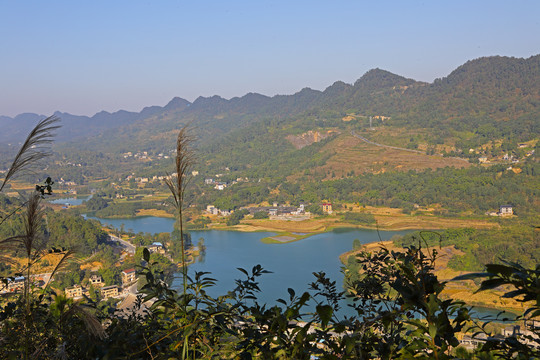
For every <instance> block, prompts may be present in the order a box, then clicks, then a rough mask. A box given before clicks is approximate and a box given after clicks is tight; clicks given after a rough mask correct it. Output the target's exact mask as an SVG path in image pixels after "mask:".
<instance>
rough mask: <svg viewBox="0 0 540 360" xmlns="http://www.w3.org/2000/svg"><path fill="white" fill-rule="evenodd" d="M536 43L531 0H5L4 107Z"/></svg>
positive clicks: (322, 75)
mask: <svg viewBox="0 0 540 360" xmlns="http://www.w3.org/2000/svg"><path fill="white" fill-rule="evenodd" d="M538 53H540V1H536V0H535V1H533V0H531V1H516V0H514V1H506V0H505V1H493V0H490V1H473V0H466V1H456V0H452V1H431V0H425V1H401V0H400V1H373V0H370V1H359V0H356V1H330V0H328V1H314V0H309V1H294V0H287V1H263V0H249V1H203V0H191V1H165V0H160V1H136V0H129V1H118V0H114V1H110V0H106V1H72V0H71V1H54V0H50V1H24V0H21V1H8V0H0V64H1V67H0V115H8V116H13V115H15V114H19V113H22V112H36V113H40V114H45V115H49V114H52V113H53V112H54V111H55V110H60V111H65V112H70V113H73V114H80V115H92V114H94V113H95V112H98V111H100V110H107V111H116V110H119V109H125V110H130V111H140V110H141V109H142V108H143V107H144V106H149V105H165V104H166V103H167V102H168V101H169V100H170V99H171V98H172V97H174V96H180V97H182V98H185V99H187V100H190V101H193V100H194V99H195V98H196V97H198V96H200V95H202V96H211V95H220V96H222V97H225V98H231V97H234V96H242V95H244V94H245V93H247V92H258V93H262V94H265V95H275V94H292V93H294V92H297V91H299V90H301V89H302V88H303V87H311V88H313V89H319V90H322V89H324V88H326V87H327V86H329V85H331V84H332V83H333V82H334V81H336V80H342V81H345V82H347V83H353V82H354V81H355V80H357V79H358V78H359V77H361V76H362V75H363V74H364V73H365V72H366V71H368V70H369V69H372V68H375V67H378V68H381V69H385V70H388V71H391V72H393V73H396V74H399V75H402V76H405V77H410V78H413V79H416V80H423V81H429V82H431V81H433V79H435V78H439V77H444V76H446V75H448V74H449V73H450V72H451V71H452V70H454V69H455V68H456V67H457V66H459V65H461V64H463V63H464V62H466V61H467V60H471V59H474V58H478V57H481V56H489V55H506V56H515V57H529V56H532V55H536V54H538Z"/></svg>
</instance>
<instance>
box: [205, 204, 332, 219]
mask: <svg viewBox="0 0 540 360" xmlns="http://www.w3.org/2000/svg"><path fill="white" fill-rule="evenodd" d="M321 206H322V210H323V212H325V213H327V214H332V212H333V210H332V203H331V202H324V203H322V205H321ZM242 210H248V211H249V214H250V215H255V213H258V212H266V213H268V216H282V217H283V216H285V217H287V216H298V215H309V212H306V208H305V204H303V203H301V204H300V205H299V206H298V207H295V206H286V205H279V204H278V203H277V202H274V203H273V204H272V206H255V207H244V208H242ZM206 212H207V213H208V214H210V215H220V216H229V215H231V213H232V212H231V211H229V210H220V209H218V208H217V207H215V206H214V205H207V206H206Z"/></svg>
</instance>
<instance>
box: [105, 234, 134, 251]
mask: <svg viewBox="0 0 540 360" xmlns="http://www.w3.org/2000/svg"><path fill="white" fill-rule="evenodd" d="M109 240H111V241H114V242H117V243H118V245H120V247H122V248H124V250H125V251H126V252H128V253H130V254H135V245H133V244H132V243H130V242H127V241H126V240H122V239H120V238H119V237H117V236H114V235H111V234H109Z"/></svg>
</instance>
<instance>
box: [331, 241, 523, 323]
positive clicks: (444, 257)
mask: <svg viewBox="0 0 540 360" xmlns="http://www.w3.org/2000/svg"><path fill="white" fill-rule="evenodd" d="M381 248H386V249H388V250H389V251H399V252H402V251H404V249H403V248H402V247H400V246H398V245H396V244H395V243H394V241H393V240H386V241H378V242H372V243H368V244H362V245H361V246H360V247H357V248H355V249H353V250H351V251H347V252H345V253H343V254H341V255H340V257H339V260H340V261H341V263H342V264H343V265H344V266H346V265H347V260H348V258H349V257H350V256H356V255H357V254H360V253H362V252H375V251H377V250H379V249H381ZM433 249H435V250H437V252H438V254H439V255H438V258H437V262H436V267H435V270H434V273H435V275H436V276H437V277H438V279H439V281H441V282H444V283H446V288H445V289H444V291H443V292H442V294H441V296H442V298H443V299H453V300H459V301H463V302H464V303H466V304H467V305H468V306H475V307H482V308H488V309H494V310H500V311H506V312H510V313H512V314H519V313H522V312H523V311H524V310H525V309H526V306H525V305H526V304H524V303H523V302H519V301H518V300H516V299H514V298H503V294H504V293H505V292H507V291H508V289H507V288H506V287H505V288H502V289H497V290H486V291H483V292H481V293H478V292H477V290H478V284H476V283H475V282H473V281H472V280H460V281H456V280H453V279H454V278H456V277H458V276H462V275H466V274H470V273H473V272H472V271H457V270H453V269H451V268H450V267H448V261H449V260H450V259H451V258H452V257H453V256H456V255H462V254H463V252H462V251H460V250H458V249H456V248H455V247H454V246H443V247H438V246H437V247H428V248H424V249H423V252H424V253H426V254H428V253H429V252H430V251H432V250H433Z"/></svg>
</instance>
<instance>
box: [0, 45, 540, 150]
mask: <svg viewBox="0 0 540 360" xmlns="http://www.w3.org/2000/svg"><path fill="white" fill-rule="evenodd" d="M351 113H352V114H356V115H358V116H384V117H388V118H390V119H391V121H388V122H387V124H388V125H394V126H408V127H422V128H433V129H437V128H439V127H441V126H443V125H444V126H443V127H445V128H447V129H453V130H455V131H474V130H475V129H476V128H478V127H480V126H482V125H490V126H494V127H495V128H496V130H497V134H498V135H505V134H508V133H513V134H514V135H516V136H518V137H519V138H522V137H527V134H528V135H529V136H530V135H531V134H538V126H539V125H538V123H539V120H538V119H539V118H540V55H536V56H532V57H530V58H528V59H521V58H509V57H499V56H495V57H486V58H480V59H476V60H472V61H469V62H467V63H465V64H464V65H462V66H460V67H458V68H457V69H456V70H454V71H453V72H452V73H451V74H449V75H448V76H447V77H445V78H442V79H437V80H435V81H434V82H433V83H432V84H426V83H423V82H418V81H415V80H413V79H407V78H404V77H402V76H399V75H395V74H392V73H390V72H387V71H384V70H380V69H374V70H370V71H368V72H367V73H366V74H364V75H363V76H362V77H361V78H360V79H358V80H357V81H356V82H355V83H354V84H352V85H351V84H346V83H343V82H341V81H337V82H335V83H334V84H333V85H331V86H329V87H328V88H326V89H325V90H324V91H317V90H312V89H309V88H304V89H302V90H301V91H299V92H297V93H295V94H293V95H276V96H273V97H268V96H264V95H261V94H256V93H248V94H246V95H244V96H242V97H235V98H232V99H230V100H226V99H223V98H221V97H219V96H212V97H208V98H205V97H199V98H198V99H196V100H195V101H194V102H193V103H190V102H188V101H187V100H184V99H181V98H174V99H172V100H171V101H170V102H169V103H168V104H167V105H165V106H163V107H160V106H150V107H145V108H144V109H143V110H142V111H141V112H139V113H137V112H128V111H123V110H120V111H117V112H115V113H108V112H105V111H102V112H99V113H97V114H95V115H94V116H92V117H88V116H77V115H72V114H68V113H61V112H56V113H55V114H54V115H56V116H58V117H60V118H61V119H62V128H61V129H60V130H59V131H58V136H57V143H62V142H73V141H76V142H77V143H78V144H80V145H81V146H82V147H83V148H87V149H88V150H95V149H100V150H102V151H103V150H104V151H108V150H110V151H116V150H120V149H118V147H117V146H116V145H117V144H118V143H119V142H121V143H124V142H125V143H127V144H130V146H133V145H135V144H137V146H139V147H142V148H144V147H152V146H155V145H156V144H160V143H161V144H163V142H164V141H165V142H166V143H167V144H169V143H170V144H171V145H172V144H173V141H174V137H175V135H174V134H175V131H176V130H177V129H178V128H179V127H180V126H182V125H184V124H187V123H190V124H191V125H192V126H193V127H194V128H195V129H196V132H197V136H198V138H199V140H200V142H201V143H202V144H209V143H214V142H215V141H216V139H218V138H221V137H222V136H223V135H226V134H228V133H231V132H233V131H235V130H238V129H242V128H245V127H246V126H249V125H252V124H254V123H258V122H260V121H274V123H273V125H272V126H276V127H277V128H280V129H282V128H283V126H285V124H286V123H290V124H291V126H292V130H291V132H295V129H294V128H296V127H297V128H298V129H301V128H303V129H304V130H309V128H310V127H314V126H315V127H326V126H333V125H335V124H334V123H335V120H341V118H342V117H343V116H346V115H347V114H351ZM43 117H44V115H38V114H31V113H25V114H20V115H18V116H16V117H14V118H9V117H6V116H0V125H1V126H2V130H3V131H2V132H1V133H0V142H2V143H9V142H17V141H21V140H22V139H23V138H24V136H25V135H26V134H27V132H28V130H29V129H30V128H31V127H32V126H33V125H34V124H35V123H36V122H37V121H38V119H40V118H43ZM308 120H309V121H308ZM111 130H115V131H111ZM104 146H105V147H104Z"/></svg>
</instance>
